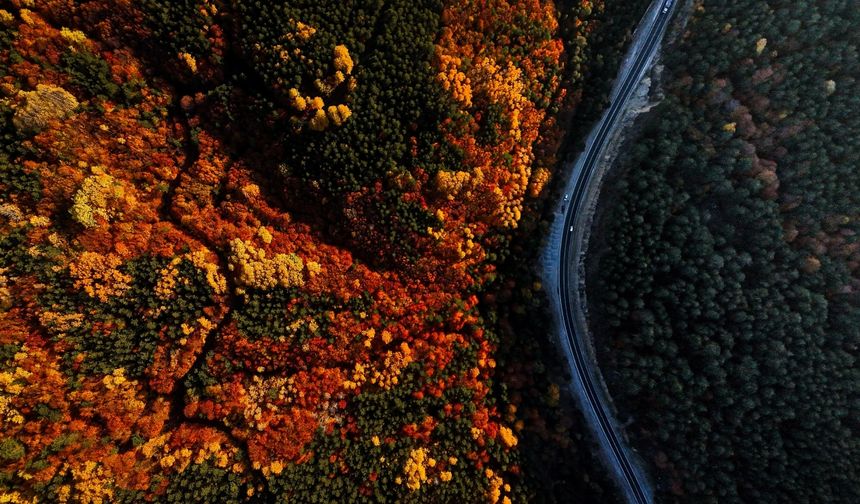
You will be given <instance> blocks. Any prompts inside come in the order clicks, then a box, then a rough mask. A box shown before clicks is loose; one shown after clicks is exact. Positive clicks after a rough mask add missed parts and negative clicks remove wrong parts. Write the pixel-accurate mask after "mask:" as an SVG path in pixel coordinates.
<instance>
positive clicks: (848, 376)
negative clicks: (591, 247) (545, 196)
mask: <svg viewBox="0 0 860 504" xmlns="http://www.w3.org/2000/svg"><path fill="white" fill-rule="evenodd" d="M858 23H860V10H858V9H857V5H856V2H853V1H850V0H831V1H825V2H809V1H806V2H804V1H801V2H797V1H783V0H761V1H759V0H756V1H751V0H742V1H737V0H732V1H728V0H703V1H697V2H694V11H693V14H692V18H691V20H690V21H689V24H688V25H687V26H686V29H685V30H684V31H683V33H682V34H681V35H680V37H679V39H678V40H677V42H676V43H675V44H674V45H673V46H670V47H669V48H668V49H667V50H666V51H665V63H666V66H667V68H666V70H665V73H664V75H663V76H662V81H663V84H664V91H665V95H666V96H665V99H664V100H663V101H662V102H661V104H660V105H659V106H658V107H657V108H656V109H654V110H653V111H652V112H650V113H649V114H647V115H646V116H645V118H644V119H642V123H641V124H642V128H643V131H642V133H641V136H640V138H638V139H637V140H635V141H633V142H632V145H631V147H630V149H628V153H629V154H628V155H626V156H625V159H624V160H623V161H622V163H623V166H622V167H620V168H619V169H620V170H621V171H620V172H619V175H618V176H617V177H616V180H614V181H613V182H612V183H611V184H610V185H609V187H607V188H606V193H605V194H607V196H606V201H605V203H604V205H607V208H606V210H605V213H604V218H603V220H602V222H600V223H599V225H600V228H599V229H598V230H596V231H595V232H596V233H598V234H601V235H602V236H603V240H604V242H605V244H606V245H605V250H602V251H600V253H599V254H597V255H594V256H593V257H594V258H593V259H592V260H593V261H598V262H597V263H595V264H593V265H592V267H591V268H590V270H591V271H593V272H594V273H593V274H592V278H590V279H589V296H590V301H591V303H592V307H591V309H592V313H593V314H594V322H595V323H596V327H597V328H598V332H599V336H598V341H597V343H598V347H599V354H600V358H601V362H602V365H603V367H604V374H605V375H606V376H607V377H608V381H609V385H610V390H611V392H612V395H613V396H614V397H615V399H616V403H617V406H618V407H619V409H620V410H621V413H622V420H625V419H629V420H630V424H629V425H630V426H629V427H628V431H629V433H630V434H631V437H632V439H633V444H634V445H635V446H638V447H639V448H641V449H642V450H643V453H645V454H647V458H648V460H649V461H650V463H651V464H652V473H653V474H655V475H656V476H657V478H658V480H659V482H660V488H659V490H660V494H661V495H662V499H664V500H665V501H666V502H690V503H706V502H713V503H717V502H719V503H731V502H757V503H767V502H773V503H785V502H828V503H854V502H858V501H860V432H858V429H860V424H858V418H860V402H858V383H860V366H858V364H857V359H858V357H860V353H859V352H860V348H858V345H860V294H858V292H860V242H858V232H860V114H858V111H860V60H858V58H860V56H858V48H860V32H858V30H857V26H858Z"/></svg>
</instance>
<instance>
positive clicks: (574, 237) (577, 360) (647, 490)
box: [552, 0, 680, 504]
mask: <svg viewBox="0 0 860 504" xmlns="http://www.w3.org/2000/svg"><path fill="white" fill-rule="evenodd" d="M677 2H680V0H677ZM675 3H676V2H673V0H655V1H654V3H653V4H652V5H651V7H650V8H649V10H648V12H647V13H646V15H645V16H644V17H643V19H642V21H641V22H640V29H639V30H637V34H636V38H635V40H634V41H633V43H632V44H631V48H630V50H629V52H628V56H627V59H626V64H625V65H624V66H623V67H622V69H621V73H619V77H618V80H617V81H616V85H615V88H614V92H613V94H612V98H611V102H610V106H609V108H608V109H607V110H606V111H605V112H604V114H603V117H602V118H601V120H600V122H599V123H597V125H595V127H594V130H593V131H592V133H591V135H590V136H589V138H588V142H587V144H586V147H585V150H584V151H583V153H582V154H580V156H579V158H578V160H577V162H576V164H575V166H574V169H573V173H572V180H571V181H570V182H569V185H568V187H569V189H568V191H567V194H566V195H565V202H567V209H566V212H565V214H564V219H563V226H562V227H561V237H560V240H559V239H556V240H553V246H554V247H553V250H552V253H554V254H555V258H557V260H558V263H557V264H558V267H557V275H555V276H554V281H555V282H556V294H557V295H558V298H557V299H556V300H555V304H556V306H557V308H558V310H559V311H560V312H561V320H560V325H561V327H560V328H559V330H560V333H561V344H562V347H563V350H564V351H565V353H566V354H567V359H568V363H569V365H570V369H571V374H572V375H573V377H574V386H575V391H576V393H577V396H578V397H579V399H580V403H581V406H582V407H583V409H584V410H585V411H584V412H585V415H586V418H587V419H588V420H589V423H590V424H591V427H592V429H593V430H594V431H595V435H596V436H597V438H598V441H599V444H600V446H601V448H602V450H603V452H604V453H603V455H604V457H605V459H606V460H607V463H608V464H609V466H610V468H611V469H612V470H613V471H614V472H615V477H616V480H617V481H618V483H619V484H620V485H621V486H622V490H623V491H624V494H625V495H626V497H627V500H628V502H632V503H636V504H651V502H652V501H653V492H652V489H651V486H650V484H649V482H648V481H647V478H646V477H645V475H644V473H643V471H642V470H641V468H639V467H638V466H637V465H636V463H635V461H634V459H633V457H632V454H631V453H630V449H629V448H628V447H626V446H625V445H624V444H623V440H622V438H621V434H620V429H619V428H618V427H617V423H616V422H615V421H614V419H613V418H612V413H611V410H610V409H609V407H608V406H607V401H606V393H605V391H604V388H603V387H602V386H601V385H600V384H601V383H602V381H601V380H600V379H598V378H597V376H598V371H597V370H596V365H595V363H594V359H593V356H592V354H591V352H590V350H589V346H588V344H587V343H586V341H585V339H586V338H587V334H588V332H587V324H586V320H585V314H584V313H583V310H582V307H583V300H584V295H583V293H582V286H583V283H584V282H583V280H582V278H581V274H580V273H581V272H580V265H581V262H582V256H583V241H584V240H583V237H584V236H585V235H586V232H587V229H586V227H587V226H588V225H589V223H590V217H589V215H588V214H589V204H590V203H591V198H590V195H592V194H593V191H594V185H595V184H596V183H597V182H598V181H599V177H595V176H594V175H595V172H596V171H597V170H596V169H595V168H596V167H597V166H598V165H599V160H600V159H601V156H602V154H603V151H604V148H605V147H606V145H607V143H608V140H609V139H610V138H611V137H612V133H613V132H614V131H615V128H616V126H617V124H618V122H619V120H620V119H622V117H623V116H624V111H625V107H626V105H627V103H628V102H629V100H630V97H631V96H632V95H633V94H634V91H635V90H636V88H637V87H638V85H639V83H640V81H641V80H642V78H643V77H644V75H645V73H646V71H647V70H648V68H649V67H650V65H651V63H652V61H653V59H654V55H655V54H656V53H657V50H658V49H659V47H660V42H661V41H662V39H663V35H664V34H665V32H666V29H667V26H668V24H669V19H670V18H671V16H672V14H673V12H674V7H675V5H674V4H675ZM563 208H564V207H563ZM557 220H561V216H559V218H558V219H557ZM556 225H557V224H556ZM555 258H554V259H555Z"/></svg>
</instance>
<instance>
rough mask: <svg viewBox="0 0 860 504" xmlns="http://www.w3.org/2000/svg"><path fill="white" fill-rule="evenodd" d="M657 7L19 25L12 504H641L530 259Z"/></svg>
mask: <svg viewBox="0 0 860 504" xmlns="http://www.w3.org/2000/svg"><path fill="white" fill-rule="evenodd" d="M644 3H645V2H642V1H638V2H636V7H635V8H631V4H630V2H620V1H614V0H613V1H611V2H610V1H607V2H606V4H605V5H604V2H600V1H595V2H590V1H582V2H580V1H577V2H570V3H558V4H556V3H554V2H552V1H550V0H528V1H523V2H504V1H495V0H492V1H486V2H459V1H445V0H411V1H406V0H387V1H383V0H361V1H357V0H356V1H352V0H347V1H342V0H338V1H334V0H332V1H329V0H325V1H320V0H294V1H289V2H286V1H277V2H263V1H251V0H249V1H245V0H230V1H217V0H44V1H33V0H10V1H7V2H3V3H2V4H0V5H2V8H0V97H2V98H0V424H1V425H2V427H0V502H10V503H28V504H30V503H36V502H40V503H43V502H57V503H107V502H122V503H143V502H168V503H169V502H175V503H186V502H212V503H238V502H456V503H466V502H490V503H504V504H510V503H511V502H527V501H545V502H555V501H560V502H569V499H570V497H571V496H572V495H575V496H581V498H582V500H583V501H586V502H595V501H599V500H609V499H611V498H613V494H612V492H611V490H610V487H609V486H608V485H607V483H606V481H605V479H604V477H603V476H602V475H601V471H602V470H601V468H600V466H599V463H598V462H597V461H595V460H594V459H593V458H591V456H590V454H589V444H588V440H587V438H586V436H584V435H583V431H582V429H581V425H580V424H579V423H578V422H579V420H578V419H577V416H576V415H575V414H574V413H573V412H571V411H570V410H569V409H565V408H566V406H565V404H566V400H565V394H564V392H563V390H564V388H565V387H564V383H563V382H562V380H563V378H562V377H561V376H560V373H559V372H557V368H558V366H557V364H556V363H554V361H553V359H552V358H551V356H548V355H547V354H548V351H547V350H548V348H549V344H548V343H547V341H548V340H547V334H546V331H543V330H542V326H540V325H536V324H534V320H535V318H540V316H541V313H542V312H541V309H540V306H541V299H542V297H541V296H542V294H541V286H540V284H539V283H536V281H535V278H534V275H533V272H532V271H530V270H528V268H527V265H524V258H531V257H532V254H533V253H534V250H535V248H536V243H537V238H539V236H540V235H539V233H537V232H536V231H539V230H540V229H541V222H540V218H539V217H540V209H541V208H542V205H543V203H544V202H545V199H546V197H547V196H548V194H549V193H550V190H549V187H550V184H551V181H552V176H553V173H554V171H555V168H556V164H557V156H558V153H559V152H560V151H559V149H560V145H561V143H562V139H563V138H564V135H565V131H566V128H565V127H562V126H566V124H567V122H568V121H569V120H570V119H571V118H578V119H577V120H578V121H581V122H586V121H587V120H588V119H589V118H593V116H594V113H595V111H596V110H598V109H599V107H600V106H601V104H602V103H603V101H604V100H605V92H606V86H607V84H608V82H609V79H610V78H611V75H612V74H613V73H614V68H613V67H614V65H615V64H616V62H617V61H618V58H619V55H620V54H621V51H622V50H623V48H624V45H625V43H626V41H627V40H628V39H629V35H630V31H631V28H632V27H633V26H634V25H635V23H636V21H637V20H638V15H639V13H641V9H642V7H644ZM580 127H581V124H580Z"/></svg>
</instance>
